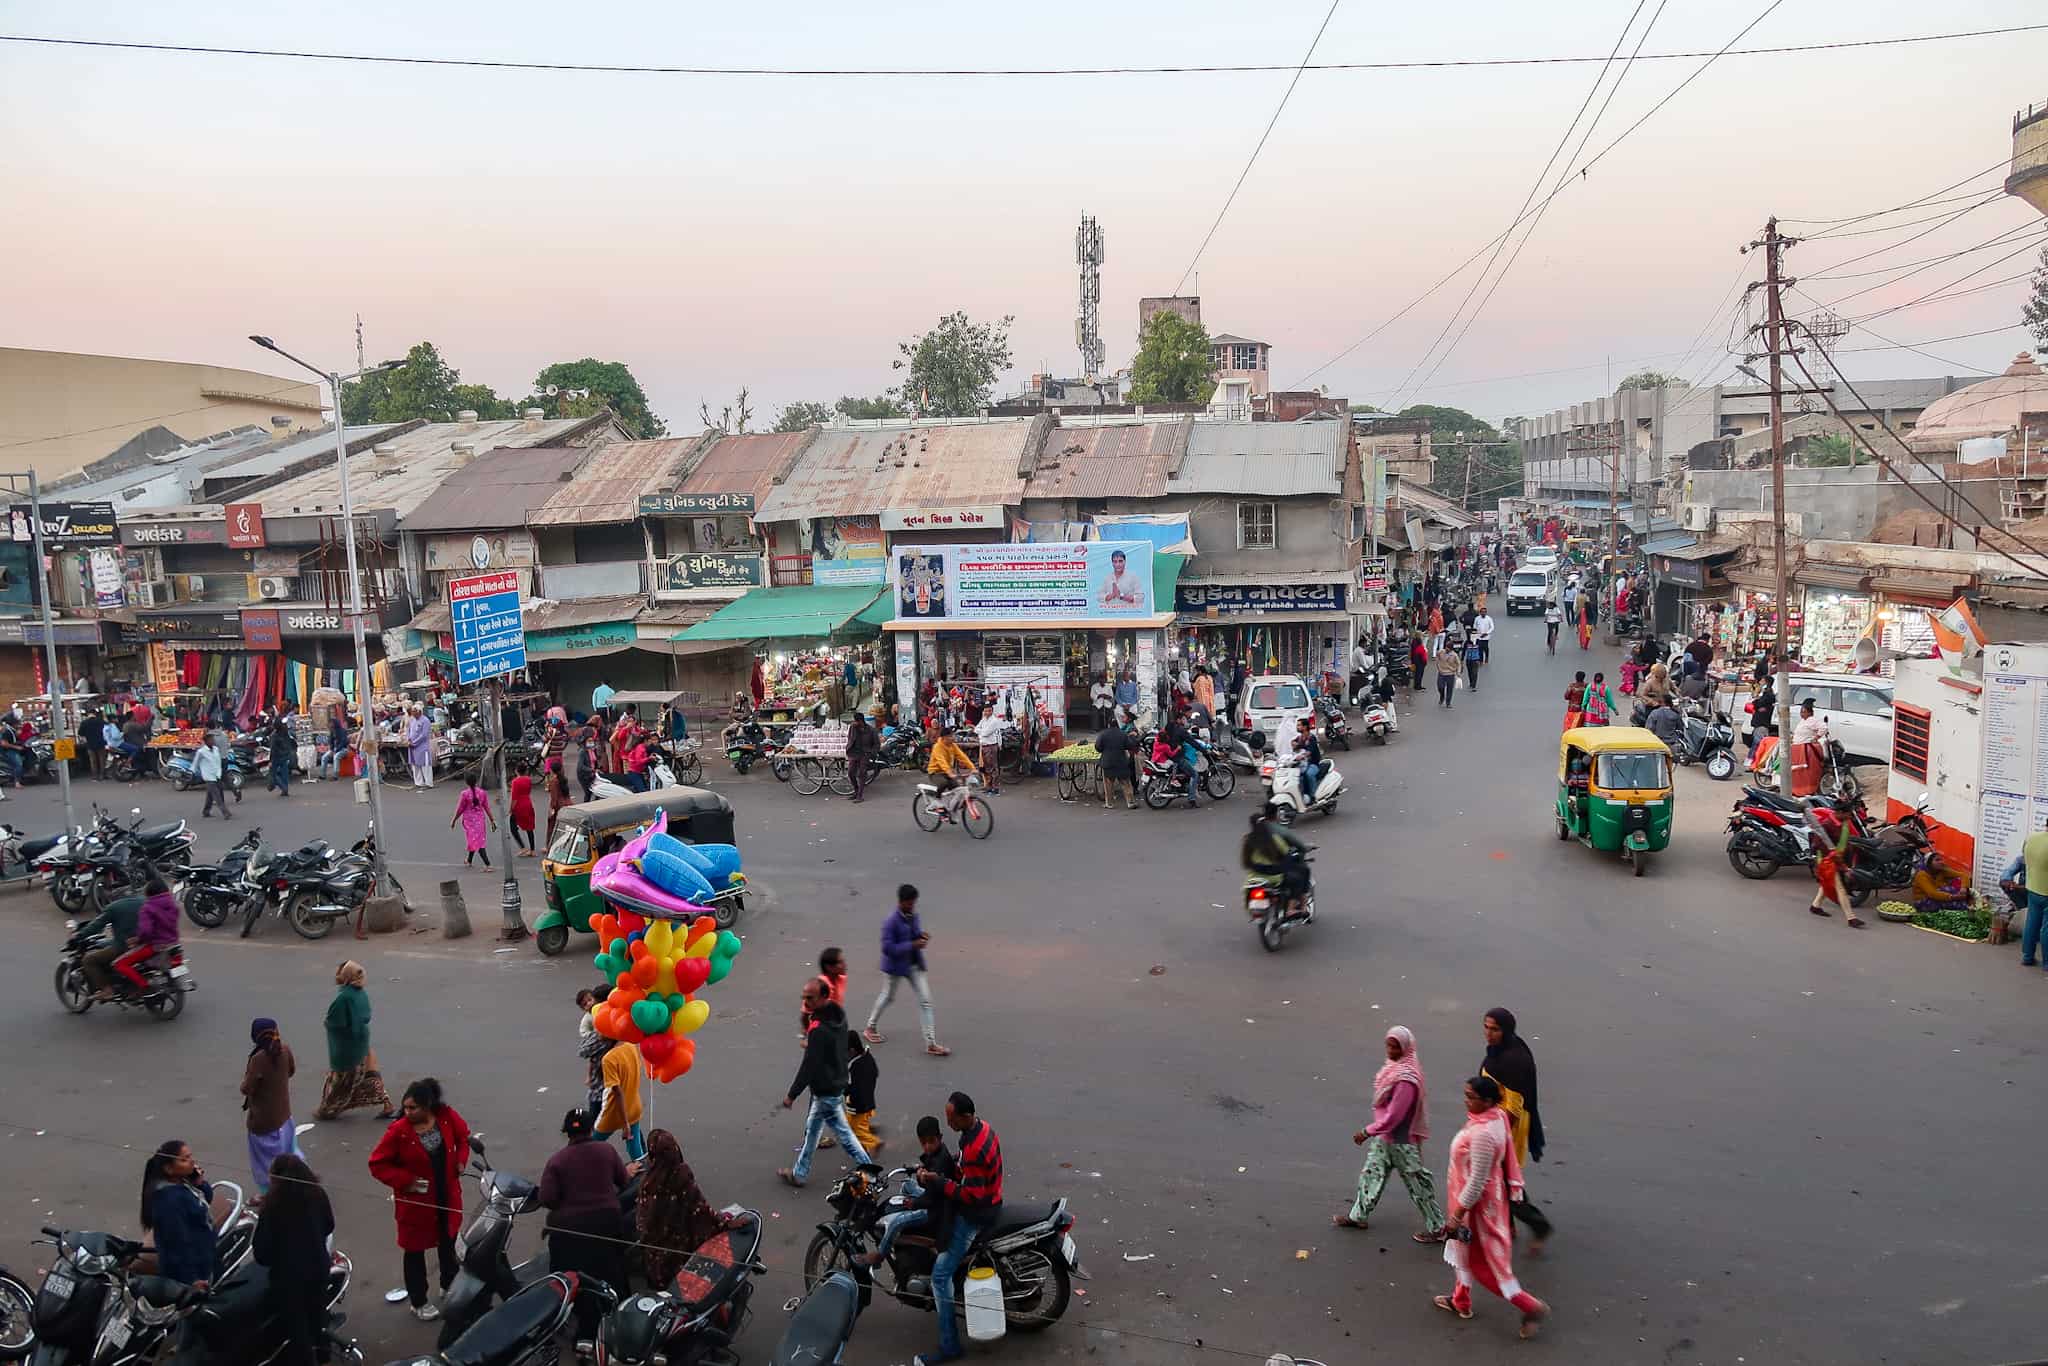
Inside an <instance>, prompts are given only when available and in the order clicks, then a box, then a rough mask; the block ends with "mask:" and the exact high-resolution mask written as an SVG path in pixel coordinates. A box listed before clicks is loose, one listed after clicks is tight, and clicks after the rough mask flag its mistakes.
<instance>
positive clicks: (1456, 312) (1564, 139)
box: [1389, 0, 1664, 407]
mask: <svg viewBox="0 0 2048 1366" xmlns="http://www.w3.org/2000/svg"><path fill="white" fill-rule="evenodd" d="M1644 3H1645V0H1636V7H1635V8H1634V9H1632V10H1630V11H1629V14H1628V20H1627V21H1626V22H1625V23H1623V24H1622V26H1621V32H1620V33H1617V34H1616V35H1615V36H1614V47H1613V49H1612V50H1611V51H1609V52H1608V54H1607V61H1606V62H1604V63H1602V64H1601V67H1600V70H1599V71H1598V72H1596V73H1594V76H1593V84H1592V85H1590V86H1588V87H1587V88H1586V98H1584V99H1583V100H1580V101H1579V107H1578V108H1577V109H1575V110H1573V111H1572V118H1571V122H1570V123H1567V124H1566V125H1565V126H1564V131H1563V132H1562V133H1559V134H1558V136H1557V146H1555V147H1553V148H1551V149H1550V155H1549V157H1547V158H1546V159H1545V160H1544V162H1543V169H1542V170H1540V171H1538V172H1536V178H1535V179H1534V180H1533V181H1531V182H1530V183H1529V193H1527V194H1525V195H1523V196H1522V203H1521V206H1520V207H1519V208H1517V209H1516V210H1515V221H1516V222H1517V223H1519V222H1520V221H1521V220H1522V217H1523V216H1524V215H1525V214H1527V213H1528V212H1529V205H1530V204H1532V203H1534V202H1535V199H1536V196H1537V195H1539V194H1541V193H1542V192H1543V182H1544V181H1545V180H1547V179H1548V178H1549V176H1550V168H1551V167H1553V166H1555V165H1556V164H1557V159H1558V158H1559V157H1561V156H1563V155H1564V149H1565V145H1566V144H1567V143H1569V142H1570V141H1571V140H1572V134H1573V133H1574V132H1575V131H1577V129H1578V126H1579V120H1580V119H1583V118H1584V117H1586V111H1587V110H1588V109H1590V108H1592V106H1593V97H1594V96H1595V95H1597V94H1599V93H1600V87H1601V85H1602V84H1603V83H1604V82H1605V81H1606V80H1607V72H1608V70H1609V68H1610V67H1612V65H1613V63H1614V59H1615V58H1616V57H1617V56H1619V55H1620V54H1621V45H1622V44H1623V43H1625V42H1627V41H1628V35H1629V32H1630V30H1632V29H1633V28H1635V26H1636V18H1637V16H1639V15H1641V14H1642V12H1643V5H1644ZM1663 12H1664V0H1658V5H1657V14H1662V13H1663ZM1656 23H1657V18H1656V15H1652V16H1651V18H1650V22H1649V24H1647V25H1645V26H1644V28H1643V32H1642V37H1640V38H1638V39H1637V40H1636V50H1637V51H1638V52H1640V51H1641V50H1642V46H1643V40H1644V39H1646V38H1648V37H1649V36H1650V30H1651V29H1652V28H1654V27H1656ZM1630 61H1634V54H1631V55H1630ZM1622 74H1623V75H1627V74H1628V71H1627V68H1626V67H1624V68H1623V69H1622ZM1620 88H1621V78H1620V77H1619V76H1617V77H1616V78H1615V81H1614V87H1613V89H1610V90H1609V91H1608V92H1607V99H1608V100H1609V101H1612V100H1613V98H1614V91H1615V90H1618V89H1620ZM1606 112H1607V104H1606V103H1604V102H1603V103H1602V104H1601V106H1600V113H1601V114H1604V113H1606ZM1599 122H1600V115H1599V114H1595V115H1594V116H1593V122H1592V123H1589V124H1587V125H1586V136H1587V137H1590V136H1592V133H1593V129H1594V127H1596V126H1597V125H1598V124H1599ZM1585 145H1586V143H1585V138H1581V139H1580V140H1579V150H1583V149H1584V148H1585ZM1578 154H1579V153H1578V151H1577V150H1575V151H1574V152H1573V153H1572V158H1573V159H1576V158H1577V157H1578ZM1565 164H1566V165H1567V166H1569V165H1570V164H1571V162H1570V161H1567V162H1566V163H1565ZM1529 230H1530V231H1531V232H1534V231H1535V230H1536V229H1535V225H1534V224H1531V225H1530V229H1529ZM1511 236H1513V233H1512V232H1509V233H1506V234H1503V235H1502V236H1501V237H1500V238H1499V239H1498V240H1496V241H1495V242H1494V244H1493V255H1492V256H1490V257H1488V258H1487V261H1486V264H1485V265H1483V266H1481V267H1480V268H1479V273H1478V274H1477V275H1475V276H1473V277H1472V283H1471V285H1470V286H1469V287H1468V288H1467V289H1466V290H1465V297H1464V298H1462V299H1460V300H1458V306H1457V307H1456V308H1454V309H1452V310H1451V316H1450V317H1448V318H1446V319H1444V325H1443V330H1442V331H1440V332H1438V333H1437V334H1436V338H1435V339H1434V340H1433V341H1431V342H1430V344H1429V345H1428V346H1427V347H1425V348H1423V352H1422V354H1421V355H1420V356H1418V357H1416V359H1415V364H1414V366H1413V367H1411V368H1410V369H1409V371H1408V375H1407V378H1405V379H1403V380H1402V381H1401V387H1400V388H1398V389H1396V390H1395V391H1394V392H1393V394H1392V395H1391V397H1390V399H1389V402H1390V403H1391V404H1393V405H1394V406H1396V407H1398V406H1399V405H1400V401H1401V397H1402V395H1404V394H1406V393H1407V392H1408V386H1409V383H1410V382H1411V381H1413V380H1414V378H1415V376H1416V375H1417V374H1418V373H1419V372H1420V371H1421V369H1422V367H1423V366H1424V365H1425V364H1428V361H1429V358H1430V356H1431V355H1432V354H1433V353H1434V352H1435V351H1436V349H1437V347H1438V346H1441V345H1442V344H1443V340H1444V338H1445V337H1447V336H1449V335H1450V332H1451V329H1452V328H1453V327H1456V326H1457V325H1458V319H1459V317H1460V316H1461V315H1462V314H1463V313H1464V311H1465V308H1466V305H1468V304H1470V303H1471V302H1472V296H1473V295H1474V294H1476V293H1478V292H1479V286H1481V285H1483V284H1485V283H1486V277H1487V275H1488V274H1490V273H1491V272H1492V270H1493V265H1494V262H1496V261H1498V260H1500V254H1501V251H1502V249H1503V248H1505V247H1506V246H1507V244H1508V238H1509V237H1511ZM1522 240H1523V241H1525V242H1526V241H1527V240H1528V238H1527V237H1524V238H1523V239H1522ZM1516 254H1517V255H1520V254H1521V249H1520V248H1519V247H1517V248H1516ZM1509 264H1510V265H1512V264H1513V262H1512V261H1511V262H1510V263H1509ZM1501 273H1502V274H1503V275H1505V274H1506V273H1507V272H1506V271H1503V272H1501ZM1487 297H1488V298H1492V297H1493V291H1492V290H1488V291H1487ZM1458 335H1459V337H1460V338H1461V339H1462V338H1463V337H1464V335H1465V334H1464V333H1462V332H1460V333H1459V334H1458ZM1455 344H1456V343H1453V345H1455ZM1449 354H1450V353H1449V351H1448V350H1447V351H1446V352H1445V355H1446V356H1448V355H1449ZM1441 366H1442V361H1441V360H1439V361H1438V363H1437V365H1434V366H1431V367H1430V371H1429V373H1428V374H1426V375H1423V377H1422V378H1423V380H1424V381H1425V382H1427V381H1428V380H1431V379H1434V378H1435V377H1436V372H1437V370H1438V369H1439V368H1441Z"/></svg>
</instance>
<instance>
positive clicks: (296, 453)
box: [206, 422, 405, 481]
mask: <svg viewBox="0 0 2048 1366" xmlns="http://www.w3.org/2000/svg"><path fill="white" fill-rule="evenodd" d="M404 425H405V424H404V423H402V422H372V423H367V424H365V425H363V426H359V427H348V428H344V429H343V431H342V434H341V437H342V440H343V441H344V442H355V441H365V440H370V439H373V438H375V437H379V436H382V435H383V434H384V433H386V432H389V431H394V430H396V429H397V428H399V427H402V426H404ZM333 454H334V427H333V424H331V423H330V424H328V425H327V426H324V427H322V428H321V429H320V430H319V431H317V432H307V433H306V434H305V435H303V436H295V437H292V438H291V439H290V440H288V441H280V442H278V443H277V444H276V445H274V446H271V447H270V448H268V449H267V450H261V451H257V452H255V453H254V454H250V455H245V456H244V457H243V458H241V459H239V460H234V461H230V462H229V463H227V464H225V465H218V466H215V467H214V468H212V469H209V470H208V471H206V477H207V478H208V479H213V480H227V479H233V480H237V481H246V480H250V479H261V478H263V477H264V476H265V475H269V474H276V473H277V472H278V471H279V470H283V469H289V468H290V467H291V466H293V465H295V464H297V463H298V462H299V461H301V460H305V459H307V458H309V457H311V456H317V455H325V456H332V455H333Z"/></svg>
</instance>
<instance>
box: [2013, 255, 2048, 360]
mask: <svg viewBox="0 0 2048 1366" xmlns="http://www.w3.org/2000/svg"><path fill="white" fill-rule="evenodd" d="M2020 321H2021V322H2023V323H2025V324H2026V325H2027V326H2028V328H2030V329H2031V330H2032V331H2033V333H2034V340H2035V341H2036V342H2038V343H2040V344H2041V345H2042V346H2048V247H2043V248H2041V265H2040V268H2039V269H2038V270H2036V271H2035V272H2034V288H2033V292H2032V293H2031V294H2029V295H2028V296H2027V302H2026V306H2025V307H2023V308H2022V309H2020Z"/></svg>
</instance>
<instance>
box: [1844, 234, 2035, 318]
mask: <svg viewBox="0 0 2048 1366" xmlns="http://www.w3.org/2000/svg"><path fill="white" fill-rule="evenodd" d="M2042 232H2043V225H2042V224H2040V223H2022V224H2020V225H2019V226H2018V227H2016V228H2007V229H2006V230H2005V231H2004V232H2001V233H1999V234H1998V235H1997V236H1995V237H1990V238H1986V239H1985V240H1984V241H1982V242H1979V243H1978V244H1977V245H1976V246H1974V247H1964V248H1962V249H1961V250H1959V251H1952V252H1948V253H1947V254H1945V255H1942V256H1930V257H1929V258H1927V259H1926V260H1924V261H1920V262H1917V263H1915V262H1905V263H1902V264H1900V265H1896V266H1892V267H1890V268H1889V269H1888V270H1875V271H1868V272H1865V273H1866V274H1871V275H1886V274H1890V272H1891V271H1893V270H1905V272H1906V273H1905V274H1903V275H1894V276H1892V278H1891V279H1889V280H1880V281H1879V282H1878V283H1876V284H1874V285H1865V286H1863V288H1861V289H1852V290H1850V291H1849V292H1848V293H1847V294H1842V295H1837V296H1836V297H1835V298H1833V299H1830V300H1828V303H1827V306H1828V307H1829V308H1834V307H1836V306H1837V305H1840V304H1844V303H1847V302H1848V301H1849V300H1851V299H1858V298H1861V297H1862V296H1863V295H1865V294H1870V293H1873V292H1875V291H1877V290H1880V289H1890V288H1891V287H1892V286H1893V285H1895V284H1898V283H1899V282H1900V281H1901V280H1910V279H1912V278H1913V277H1914V276H1915V275H1918V274H1919V273H1920V272H1921V271H1923V270H1932V269H1934V267H1936V266H1940V265H1946V264H1948V263H1949V262H1950V261H1959V260H1961V259H1962V258H1963V257H1965V256H1973V255H1975V254H1976V253H1977V252H1980V251H1989V250H1990V249H1991V248H1993V247H2004V246H2011V245H2012V244H2013V243H2014V242H2017V241H2020V240H2021V238H2022V237H2025V238H2028V239H2031V240H2029V241H2027V242H2025V243H2024V245H2022V246H2021V247H2020V250H2019V251H2017V252H2008V253H2007V254H2006V255H2004V256H2001V257H1999V258H1998V260H1999V261H2009V260H2011V259H2012V258H2013V257H2014V256H2017V255H2019V254H2020V253H2021V252H2026V251H2031V250H2032V249H2033V245H2034V243H2035V242H2038V241H2040V240H2041V239H2042ZM1992 264H1993V265H1996V264H1997V261H1994V262H1992ZM1907 266H1911V267H1912V269H1910V270H1907V269H1906V267H1907ZM1814 278H1822V277H1814ZM1825 278H1830V279H1832V278H1836V277H1832V276H1830V277H1825ZM1963 278H1964V279H1968V278H1969V277H1968V276H1964V277H1963Z"/></svg>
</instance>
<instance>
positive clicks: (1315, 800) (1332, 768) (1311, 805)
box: [1259, 754, 1344, 825]
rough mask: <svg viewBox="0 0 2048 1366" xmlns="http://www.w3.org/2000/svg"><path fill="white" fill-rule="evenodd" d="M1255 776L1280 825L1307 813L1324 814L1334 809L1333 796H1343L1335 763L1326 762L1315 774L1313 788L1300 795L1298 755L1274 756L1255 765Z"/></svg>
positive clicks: (1291, 822)
mask: <svg viewBox="0 0 2048 1366" xmlns="http://www.w3.org/2000/svg"><path fill="white" fill-rule="evenodd" d="M1259 777H1260V779H1261V780H1262V781H1263V782H1264V783H1265V785H1266V793H1267V795H1266V800H1267V801H1270V802H1272V803H1273V804H1274V805H1275V806H1277V807H1279V808H1280V812H1279V815H1280V821H1281V823H1282V824H1283V825H1292V824H1294V822H1295V821H1296V820H1298V819H1300V818H1301V817H1303V816H1307V815H1324V816H1327V815H1329V814H1330V813H1331V812H1333V811H1335V810H1336V809H1337V799H1338V798H1339V797H1341V796H1343V795H1344V775H1343V774H1341V773H1339V772H1338V771H1337V766H1336V765H1335V764H1332V763H1327V762H1326V763H1324V765H1323V771H1322V772H1321V773H1320V774H1318V775H1317V777H1316V790H1315V791H1314V792H1313V793H1310V794H1304V793H1303V792H1302V790H1301V756H1300V755H1298V754H1288V755H1276V756H1275V757H1273V758H1271V759H1268V760H1266V762H1265V763H1264V764H1261V765H1260V766H1259Z"/></svg>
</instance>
